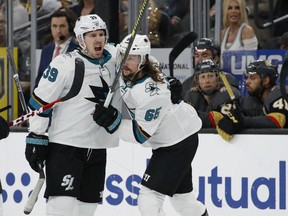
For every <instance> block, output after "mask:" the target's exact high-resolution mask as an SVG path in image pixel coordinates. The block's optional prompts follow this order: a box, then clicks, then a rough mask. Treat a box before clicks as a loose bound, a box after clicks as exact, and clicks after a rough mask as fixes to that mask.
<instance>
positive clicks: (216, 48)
mask: <svg viewBox="0 0 288 216" xmlns="http://www.w3.org/2000/svg"><path fill="white" fill-rule="evenodd" d="M205 49H211V50H212V54H213V57H215V56H220V54H221V49H220V45H219V44H218V43H216V42H215V40H214V39H213V38H201V39H200V40H198V41H197V42H196V44H195V46H194V52H195V50H205Z"/></svg>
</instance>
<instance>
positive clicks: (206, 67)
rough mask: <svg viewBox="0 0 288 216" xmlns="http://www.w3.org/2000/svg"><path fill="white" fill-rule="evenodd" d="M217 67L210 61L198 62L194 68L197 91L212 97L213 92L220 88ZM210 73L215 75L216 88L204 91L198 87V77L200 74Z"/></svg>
mask: <svg viewBox="0 0 288 216" xmlns="http://www.w3.org/2000/svg"><path fill="white" fill-rule="evenodd" d="M219 71H220V69H219V65H218V64H217V63H215V62H214V61H213V60H211V59H207V60H203V61H199V62H198V63H197V64H196V66H195V73H194V79H195V83H196V84H197V86H198V88H199V90H200V91H201V92H203V93H204V94H206V95H212V94H213V93H214V92H216V91H217V90H218V89H219V88H220V78H219ZM208 72H212V73H215V75H216V82H217V83H216V88H213V89H209V90H204V89H202V88H201V87H200V85H199V75H200V74H202V73H208Z"/></svg>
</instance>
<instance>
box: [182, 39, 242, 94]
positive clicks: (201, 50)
mask: <svg viewBox="0 0 288 216" xmlns="http://www.w3.org/2000/svg"><path fill="white" fill-rule="evenodd" d="M220 54H221V51H220V45H219V44H218V43H217V42H216V41H215V40H214V39H212V38H201V39H200V40H199V41H197V42H196V45H195V46H194V49H193V60H192V61H193V68H194V67H195V65H197V63H198V62H199V61H203V60H207V59H211V60H213V61H214V62H215V63H217V64H219V62H220ZM226 76H227V79H228V80H229V83H230V84H231V85H232V86H234V87H236V88H238V81H237V79H236V78H235V77H234V76H233V75H232V74H229V73H227V74H226ZM193 81H194V77H193V75H192V76H190V77H188V78H187V79H186V80H185V81H184V82H183V85H182V96H183V97H184V96H185V94H186V93H187V92H189V91H191V89H192V87H194V86H195V83H193Z"/></svg>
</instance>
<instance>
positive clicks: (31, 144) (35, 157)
mask: <svg viewBox="0 0 288 216" xmlns="http://www.w3.org/2000/svg"><path fill="white" fill-rule="evenodd" d="M48 142H49V140H48V137H47V136H45V135H37V134H35V133H33V132H31V133H29V134H28V136H27V137H26V149H25V156H26V160H27V161H28V162H29V164H30V166H31V168H32V169H33V170H34V171H35V172H39V171H40V168H39V164H40V165H41V167H42V168H43V167H44V161H45V160H46V158H47V153H48Z"/></svg>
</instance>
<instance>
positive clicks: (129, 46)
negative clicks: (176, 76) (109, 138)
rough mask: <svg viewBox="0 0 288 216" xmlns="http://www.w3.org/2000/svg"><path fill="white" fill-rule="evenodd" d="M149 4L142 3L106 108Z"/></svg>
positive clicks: (106, 103) (106, 104) (107, 104)
mask: <svg viewBox="0 0 288 216" xmlns="http://www.w3.org/2000/svg"><path fill="white" fill-rule="evenodd" d="M148 2H149V0H144V1H143V3H142V6H141V8H140V11H139V15H138V18H137V20H136V22H135V25H134V27H133V30H132V33H131V38H130V40H129V43H128V47H127V49H126V51H125V53H124V57H123V59H122V61H121V63H120V66H119V68H118V71H117V72H116V76H115V79H114V81H113V83H112V86H111V89H110V90H109V93H108V95H107V98H106V100H105V103H104V107H108V106H109V104H110V102H111V101H112V99H113V95H114V92H115V90H116V88H117V84H118V80H119V78H120V75H121V71H122V70H123V67H124V63H125V62H126V60H127V57H128V55H129V52H130V49H131V47H132V44H133V42H134V39H135V36H136V33H137V30H138V27H139V23H140V22H141V20H142V17H143V14H144V12H145V9H146V6H147V4H148Z"/></svg>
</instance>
